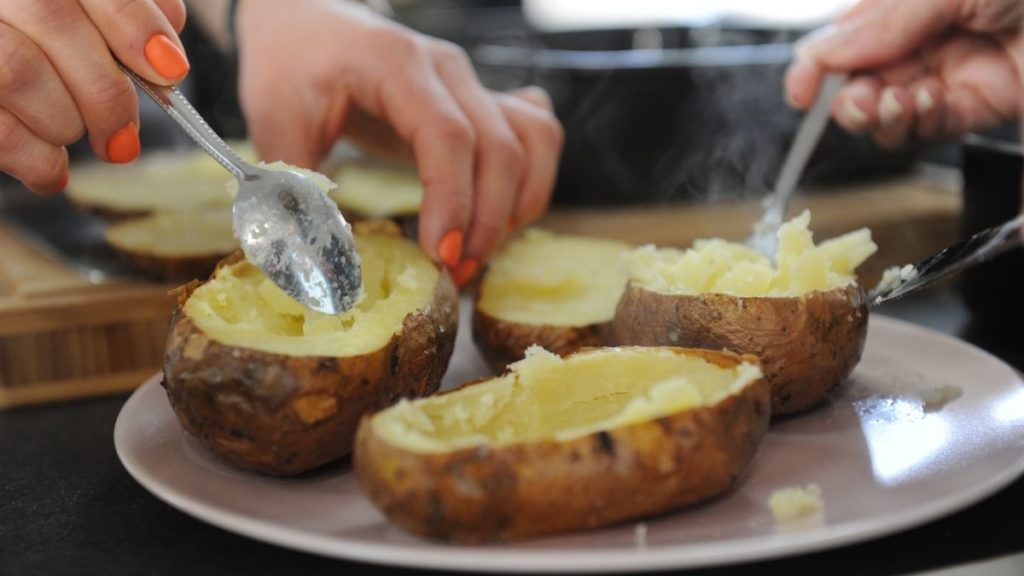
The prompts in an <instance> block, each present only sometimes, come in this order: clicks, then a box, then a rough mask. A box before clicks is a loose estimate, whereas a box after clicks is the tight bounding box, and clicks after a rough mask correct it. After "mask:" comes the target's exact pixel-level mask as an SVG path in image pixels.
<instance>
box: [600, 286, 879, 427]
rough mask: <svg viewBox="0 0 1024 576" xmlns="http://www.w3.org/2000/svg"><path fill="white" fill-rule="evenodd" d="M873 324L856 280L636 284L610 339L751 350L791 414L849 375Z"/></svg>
mask: <svg viewBox="0 0 1024 576" xmlns="http://www.w3.org/2000/svg"><path fill="white" fill-rule="evenodd" d="M867 329H868V310H867V304H866V299H865V298H864V297H863V293H862V292H861V290H860V288H858V287H856V286H851V287H847V288H837V289H834V290H829V291H824V292H810V293H808V294H804V295H802V296H797V297H790V298H784V297H739V296H732V295H728V294H700V295H695V296H687V295H676V294H661V293H657V292H653V291H649V290H645V289H643V288H639V287H637V286H634V285H632V284H630V285H629V286H628V287H627V288H626V292H625V294H623V296H622V299H621V300H619V305H618V308H617V310H616V312H615V319H614V320H613V321H612V330H611V334H610V335H609V338H610V339H611V341H612V342H613V343H615V344H618V345H637V346H687V347H695V348H707V349H711V350H732V351H734V352H738V353H742V354H753V355H755V356H757V357H758V358H759V359H760V360H761V367H762V369H763V370H764V377H765V379H766V380H767V381H768V383H769V384H770V385H771V389H772V415H773V416H786V415H791V414H798V413H800V412H804V411H806V410H809V409H811V408H813V407H814V406H815V405H817V404H818V403H820V402H821V401H823V400H824V399H825V398H826V397H827V396H828V394H829V392H831V391H832V390H833V389H835V388H836V387H837V386H839V385H840V384H841V383H842V382H843V381H844V380H845V379H846V377H847V376H849V375H850V372H852V371H853V368H854V367H855V366H856V365H857V362H859V361H860V357H861V353H862V352H863V350H864V342H865V340H866V338H867Z"/></svg>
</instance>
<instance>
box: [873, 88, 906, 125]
mask: <svg viewBox="0 0 1024 576" xmlns="http://www.w3.org/2000/svg"><path fill="white" fill-rule="evenodd" d="M902 116H903V105H902V104H900V101H899V100H897V99H896V91H895V90H893V89H892V88H886V89H885V90H882V98H881V100H879V102H878V121H879V122H881V123H882V126H893V125H895V124H897V123H899V121H900V117H902Z"/></svg>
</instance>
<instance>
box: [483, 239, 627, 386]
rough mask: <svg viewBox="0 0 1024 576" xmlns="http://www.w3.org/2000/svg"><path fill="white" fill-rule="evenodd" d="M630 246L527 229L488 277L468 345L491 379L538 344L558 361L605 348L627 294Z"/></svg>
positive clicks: (498, 259) (495, 262)
mask: <svg viewBox="0 0 1024 576" xmlns="http://www.w3.org/2000/svg"><path fill="white" fill-rule="evenodd" d="M629 249H630V246H629V245H628V244H623V243H621V242H615V241H612V240H603V239H599V238H588V237H584V236H570V235H562V236H559V235H555V234H552V233H550V232H546V231H542V230H527V231H526V232H525V233H524V235H523V236H522V237H520V238H517V239H516V240H514V241H512V242H511V243H509V245H508V246H507V247H506V248H505V249H504V250H503V251H502V252H501V253H500V254H498V255H497V256H496V257H495V258H494V259H492V260H491V262H490V264H489V265H488V267H487V270H486V271H485V273H484V275H483V278H482V281H481V284H480V289H479V291H478V292H477V298H476V305H475V307H474V310H473V339H474V341H475V342H476V344H477V347H478V348H479V349H480V352H481V354H482V355H483V356H484V358H485V359H486V360H487V362H488V364H489V365H490V366H491V368H492V369H494V370H495V371H496V372H502V371H504V370H505V367H506V366H507V365H508V364H510V363H512V362H515V361H517V360H521V359H522V358H523V356H524V354H525V352H526V349H527V348H529V347H530V346H531V345H534V344H536V345H539V346H541V347H543V348H545V349H547V350H549V351H551V352H555V353H556V354H561V355H564V354H569V353H570V352H574V351H576V350H578V349H580V348H581V347H585V346H600V345H602V344H603V343H604V341H605V337H606V335H607V332H608V329H609V327H610V325H611V320H612V317H613V316H614V315H615V305H616V303H617V302H618V301H619V297H620V296H621V295H622V292H623V290H625V288H626V281H627V278H628V276H627V271H626V267H625V264H624V262H623V261H622V260H621V259H620V255H621V254H622V253H624V252H626V251H628V250H629Z"/></svg>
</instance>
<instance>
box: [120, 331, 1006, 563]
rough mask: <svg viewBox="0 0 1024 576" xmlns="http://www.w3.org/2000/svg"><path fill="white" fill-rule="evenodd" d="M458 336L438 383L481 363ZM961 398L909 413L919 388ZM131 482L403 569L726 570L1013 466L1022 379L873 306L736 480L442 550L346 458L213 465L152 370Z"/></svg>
mask: <svg viewBox="0 0 1024 576" xmlns="http://www.w3.org/2000/svg"><path fill="white" fill-rule="evenodd" d="M468 333H469V331H468V330H461V334H460V339H459V341H458V343H457V344H456V354H455V357H454V358H453V363H452V366H451V369H450V370H449V374H448V375H447V376H446V383H449V384H450V383H451V382H452V381H463V380H464V379H467V378H470V377H474V376H478V375H479V374H481V373H483V372H485V369H484V368H483V365H482V363H481V362H480V359H479V357H478V356H477V354H476V352H475V349H474V348H473V346H472V343H471V342H470V340H469V336H468ZM942 386H952V387H957V388H959V389H962V393H963V394H962V396H960V397H959V398H957V399H955V400H953V401H951V402H949V403H947V404H946V405H945V406H944V407H942V408H940V409H928V410H926V409H925V408H924V403H923V401H922V400H921V396H920V394H921V392H922V391H925V390H928V389H933V388H937V387H942ZM114 441H115V444H116V448H117V453H118V455H119V456H120V458H121V461H122V462H123V463H124V466H125V467H126V468H127V469H128V471H129V472H130V473H131V474H132V476H134V477H135V479H136V480H138V481H139V483H141V484H142V485H143V486H144V487H146V488H147V489H148V490H149V491H151V492H152V493H153V494H155V495H156V496H157V497H159V498H161V499H163V500H164V501H166V502H168V503H169V504H171V505H172V506H174V507H176V508H178V509H180V510H182V511H184V512H186V513H188V514H191V515H192V516H195V517H196V518H199V519H201V520H204V521H206V522H209V523H210V524H213V525H216V526H219V527H221V528H224V529H226V530H229V531H232V532H236V533H239V534H243V535H246V536H249V537H252V538H255V539H258V540H262V541H265V542H269V543H272V544H277V545H281V546H286V547H290V548H295V549H298V550H304V551H307V552H312V553H316V554H322V555H326V556H334V557H338V558H346V559H351V560H357V561H364V562H372V563H380V564H392V565H403V566H413V567H416V568H423V569H428V568H433V569H454V570H474V571H485V572H493V571H502V572H508V571H545V572H608V571H621V570H630V571H638V570H655V569H665V568H683V567H697V566H708V565H715V564H728V563H735V562H742V561H749V560H755V559H765V558H773V557H779V556H787V555H794V554H798V553H803V552H810V551H814V550H822V549H826V548H831V547H835V546H839V545H843V544H849V543H852V542H858V541H863V540H867V539H870V538H874V537H878V536H882V535H885V534H889V533H892V532H896V531H898V530H902V529H906V528H909V527H912V526H916V525H919V524H922V523H924V522H927V521H929V520H932V519H934V518H938V517H940V516H943V515H945V514H949V513H951V512H954V511H956V510H959V509H961V508H964V507H966V506H968V505H970V504H972V503H974V502H976V501H978V500H980V499H981V498H983V497H985V496H987V495H989V494H991V493H993V492H995V491H997V490H998V489H1000V488H1002V487H1003V486H1005V485H1007V484H1008V483H1010V482H1011V481H1013V480H1014V479H1015V478H1016V477H1017V476H1018V475H1019V474H1020V473H1021V472H1022V470H1024V382H1022V381H1021V379H1020V377H1019V376H1018V375H1017V373H1016V372H1014V370H1013V369H1011V368H1010V367H1008V366H1006V365H1005V364H1003V363H1002V362H1000V361H999V360H997V359H995V358H993V357H992V356H990V355H988V354H986V353H985V352H982V351H980V350H978V349H976V348H974V347H972V346H970V345H968V344H966V343H964V342H961V341H959V340H956V339H954V338H951V337H948V336H945V335H942V334H939V333H936V332H933V331H930V330H926V329H923V328H920V327H917V326H914V325H911V324H907V323H904V322H900V321H896V320H892V319H888V318H885V317H881V316H873V317H872V318H871V328H870V332H869V335H868V341H867V347H866V350H865V353H864V357H863V360H862V361H861V363H860V365H859V367H858V368H857V370H856V371H855V372H854V374H853V375H852V376H851V379H850V381H849V382H848V383H847V384H846V386H845V387H844V388H843V390H842V392H841V393H840V394H838V395H837V396H836V397H835V398H833V399H832V400H831V401H830V402H829V403H828V404H826V405H824V406H822V407H820V408H819V409H817V410H815V411H814V412H813V413H811V414H807V415H805V416H801V417H797V418H793V419H789V420H786V421H784V422H781V423H779V424H776V425H774V426H773V427H772V429H771V431H770V432H769V434H768V436H767V438H766V439H765V441H764V443H763V445H762V447H761V449H760V450H759V452H758V455H757V457H756V458H755V460H754V462H753V464H752V465H751V467H750V469H749V472H748V473H747V474H746V476H745V478H744V479H743V480H742V482H741V483H740V485H739V487H738V488H737V489H736V490H735V491H734V492H732V493H731V494H729V495H727V496H726V497H723V498H721V499H719V500H717V501H715V502H712V503H710V504H706V505H704V506H700V507H697V508H692V509H689V510H683V511H678V512H675V513H672V514H668V515H665V516H662V517H659V518H656V519H650V520H647V521H646V522H645V523H644V524H627V525H623V526H618V527H614V528H609V529H605V530H599V531H593V532H588V533H578V534H571V535H566V536H558V537H549V538H544V539H540V540H535V541H531V542H525V543H518V544H510V545H498V546H484V547H458V546H453V545H445V544H438V543H433V542H428V541H424V540H421V539H419V538H417V537H414V536H411V535H409V534H407V533H405V532H404V531H402V530H401V529H399V528H397V527H394V526H392V525H390V524H388V522H387V521H386V520H385V519H384V517H383V516H381V515H380V514H379V513H378V512H377V510H376V509H374V507H373V506H372V505H371V504H370V502H369V501H367V500H366V499H365V498H363V496H362V494H361V493H360V491H359V489H358V486H357V485H356V482H355V478H354V475H353V473H352V472H351V469H350V468H349V467H348V465H347V464H345V465H334V466H329V467H327V468H326V469H324V470H321V471H318V472H316V473H314V474H311V475H308V476H304V477H302V478H299V479H275V478H268V477H263V476H258V475H255V474H250V473H246V472H242V471H240V470H237V469H234V468H232V467H230V466H228V465H225V464H222V463H221V462H219V461H218V460H217V459H216V458H215V457H213V456H212V455H211V454H209V453H208V452H206V451H205V450H204V449H203V448H202V447H201V446H200V445H199V444H198V443H196V442H195V441H194V440H192V438H191V437H189V436H187V435H185V434H184V433H183V431H182V429H181V427H180V426H179V425H178V422H177V420H176V419H175V416H174V414H173V413H172V412H171V409H170V407H169V404H168V402H167V398H166V395H165V394H164V391H163V389H162V388H161V387H160V385H159V379H158V378H157V377H153V378H152V379H150V380H149V381H147V382H146V383H145V384H143V385H142V387H141V388H139V390H138V391H137V392H135V394H134V395H132V397H131V398H130V399H129V400H128V402H127V403H126V404H125V406H124V408H123V410H122V411H121V414H120V416H119V418H118V420H117V425H116V427H115V429H114ZM812 482H813V483H816V484H818V485H819V486H820V488H821V491H822V494H823V497H824V500H825V507H824V510H823V511H821V512H820V513H818V514H816V515H814V516H811V517H805V518H803V519H800V520H798V521H794V522H789V523H777V522H776V521H775V520H774V519H773V516H772V514H771V512H770V510H769V509H768V507H767V504H766V501H767V499H768V496H769V495H770V494H771V493H772V491H773V490H776V489H778V488H782V487H787V486H795V485H805V484H808V483H812Z"/></svg>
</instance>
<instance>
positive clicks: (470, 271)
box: [451, 258, 480, 289]
mask: <svg viewBox="0 0 1024 576" xmlns="http://www.w3.org/2000/svg"><path fill="white" fill-rule="evenodd" d="M479 269H480V261H479V260H476V259H475V258H467V259H465V260H463V261H461V262H459V263H458V264H456V265H455V266H453V267H452V269H451V274H452V281H454V282H455V286H456V287H457V288H459V289H462V287H463V286H465V285H466V284H467V283H469V281H470V280H472V279H473V276H476V272H477V270H479Z"/></svg>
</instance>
